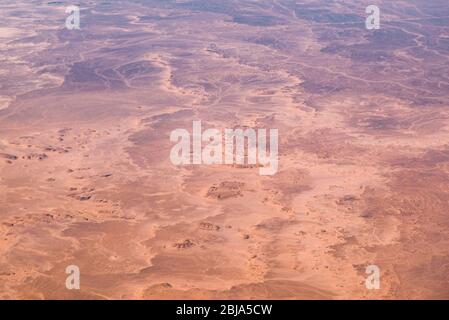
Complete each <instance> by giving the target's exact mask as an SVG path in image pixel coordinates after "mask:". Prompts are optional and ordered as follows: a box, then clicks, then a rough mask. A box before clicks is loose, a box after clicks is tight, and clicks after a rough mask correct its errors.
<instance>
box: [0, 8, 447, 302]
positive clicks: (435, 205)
mask: <svg viewBox="0 0 449 320" xmlns="http://www.w3.org/2000/svg"><path fill="white" fill-rule="evenodd" d="M371 4H376V5H378V6H379V7H380V9H381V28H380V29H379V30H367V29H366V27H365V19H366V16H367V14H366V13H365V8H366V7H367V6H368V5H371ZM68 5H70V4H69V3H65V2H44V1H12V0H3V1H2V2H1V4H0V61H1V63H0V172H1V173H0V297H1V298H4V299H14V298H20V299H81V298H84V299H105V298H106V299H178V298H189V299H202V298H210V299H226V298H234V299H252V298H258V299H268V298H271V299H302V298H308V299H340V298H349V299H381V298H386V299H399V298H407V299H408V298H411V299H416V298H424V299H427V298H437V299H448V298H449V212H448V207H449V144H448V143H449V126H448V124H449V108H448V107H449V105H448V103H449V76H448V75H449V24H448V19H449V18H448V17H449V7H448V6H447V1H446V0H432V1H425V0H408V1H404V0H400V1H399V0H398V1H383V0H375V1H371V0H370V1H356V0H346V1H338V2H337V1H324V0H322V1H292V0H266V1H243V0H241V1H240V0H238V1H237V0H234V1H222V0H207V1H206V0H185V1H168V0H160V1H156V0H149V1H146V0H145V1H143V0H142V1H138V0H136V1H118V0H117V1H99V0H98V1H95V0H91V1H81V2H80V6H81V9H82V10H81V30H68V29H66V28H65V20H66V18H67V16H68V14H67V13H65V8H66V6H68ZM194 120H201V121H202V124H203V128H242V127H253V128H267V129H269V128H277V129H279V165H280V167H279V171H278V173H277V174H276V175H273V176H260V175H259V170H258V168H256V167H254V166H244V165H243V166H232V165H214V166H201V165H200V166H174V165H173V164H172V163H171V161H170V158H169V154H170V149H171V147H172V146H173V143H171V142H170V139H169V137H170V132H171V131H172V130H174V129H176V128H185V129H189V128H191V127H192V121H194ZM69 265H76V266H78V267H79V268H80V272H81V289H80V290H67V289H66V277H67V276H68V275H67V274H66V273H65V272H66V267H67V266H69ZM369 265H377V266H378V267H379V268H380V271H381V279H380V280H381V282H380V283H381V287H380V289H379V290H368V289H367V288H366V286H365V279H366V277H367V274H366V273H365V269H366V267H367V266H369Z"/></svg>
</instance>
